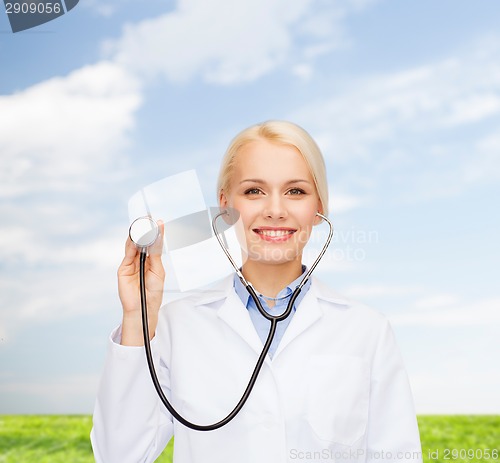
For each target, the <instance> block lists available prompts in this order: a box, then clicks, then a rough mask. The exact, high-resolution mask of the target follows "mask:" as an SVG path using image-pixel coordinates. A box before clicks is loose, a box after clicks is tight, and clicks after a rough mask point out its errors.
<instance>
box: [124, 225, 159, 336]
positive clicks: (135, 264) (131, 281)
mask: <svg viewBox="0 0 500 463" xmlns="http://www.w3.org/2000/svg"><path fill="white" fill-rule="evenodd" d="M158 226H159V229H160V234H159V236H158V239H157V240H156V242H155V243H154V244H153V245H152V246H151V247H150V248H149V252H148V257H147V258H146V263H145V267H144V282H145V285H146V301H147V305H148V325H149V335H150V338H151V339H152V338H153V337H154V333H155V330H156V324H157V321H158V311H159V309H160V306H161V301H162V297H163V283H164V281H165V270H164V268H163V264H162V262H161V253H162V247H163V232H164V225H163V222H161V221H158ZM139 259H140V251H139V250H138V249H137V246H136V245H135V244H134V243H133V242H132V241H131V239H130V238H127V242H126V244H125V257H124V258H123V261H122V263H121V264H120V267H119V268H118V293H119V295H120V301H121V303H122V307H123V321H122V340H121V344H123V345H126V346H142V345H143V344H144V340H143V335H142V320H141V295H140V282H139V268H140V264H139Z"/></svg>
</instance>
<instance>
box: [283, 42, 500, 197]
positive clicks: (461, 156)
mask: <svg viewBox="0 0 500 463" xmlns="http://www.w3.org/2000/svg"><path fill="white" fill-rule="evenodd" d="M289 117H290V119H292V120H297V121H299V123H301V124H303V125H304V126H306V127H308V128H309V129H310V130H311V132H312V133H314V134H315V136H316V139H317V140H318V142H319V144H320V146H321V147H322V150H323V152H324V154H325V157H326V158H327V161H328V162H329V163H330V162H332V161H334V162H335V163H336V172H338V171H339V170H341V169H343V170H342V172H343V173H344V172H346V169H347V172H348V174H347V175H346V174H344V175H343V176H342V177H341V178H340V180H339V182H341V186H343V187H344V190H345V191H346V192H348V191H349V189H348V188H346V186H347V185H349V186H350V190H352V188H356V189H357V190H358V191H362V190H363V189H366V190H367V191H372V192H373V193H374V192H375V191H376V189H377V188H380V189H381V188H385V189H387V186H388V183H389V184H392V185H394V186H397V188H398V189H399V191H406V196H407V197H410V198H412V199H414V198H426V199H427V198H429V197H435V196H443V195H455V194H457V193H459V192H461V191H463V190H464V189H465V188H468V187H470V186H472V185H478V184H480V183H481V182H493V181H497V180H499V179H500V162H498V161H499V153H500V151H499V145H500V140H499V138H498V131H499V128H500V122H499V118H500V38H497V39H495V40H493V39H490V40H488V41H479V42H477V43H475V44H474V46H471V47H470V48H469V49H467V50H462V51H461V54H460V55H457V56H455V57H452V58H449V57H448V58H445V59H443V60H441V61H437V62H435V63H431V64H427V65H423V66H419V67H415V68H410V69H406V70H402V71H399V72H395V73H388V74H379V75H372V76H368V77H365V78H361V79H358V80H356V81H350V82H349V83H346V84H344V85H343V86H342V88H337V90H336V93H335V94H334V95H330V96H329V97H328V96H327V97H322V98H321V99H320V100H319V101H317V102H315V103H313V104H309V105H307V106H305V107H303V108H301V109H299V110H297V111H295V112H294V113H292V114H290V116H289ZM486 122H487V123H488V124H485V123H486ZM480 124H482V125H480ZM469 128H470V129H471V130H470V131H468V129H469ZM474 129H475V132H474ZM485 132H486V133H485ZM349 169H351V171H349ZM342 182H343V183H342ZM344 184H345V185H344ZM400 196H401V195H400Z"/></svg>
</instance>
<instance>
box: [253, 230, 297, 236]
mask: <svg viewBox="0 0 500 463" xmlns="http://www.w3.org/2000/svg"><path fill="white" fill-rule="evenodd" d="M259 233H260V234H261V235H265V236H273V237H275V236H285V235H290V234H291V233H292V232H291V231H289V230H259Z"/></svg>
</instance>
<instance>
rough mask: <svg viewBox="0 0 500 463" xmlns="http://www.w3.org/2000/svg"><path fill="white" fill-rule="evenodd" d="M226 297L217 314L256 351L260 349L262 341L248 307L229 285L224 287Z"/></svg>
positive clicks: (258, 351)
mask: <svg viewBox="0 0 500 463" xmlns="http://www.w3.org/2000/svg"><path fill="white" fill-rule="evenodd" d="M225 296H226V299H225V301H224V302H223V304H222V305H221V306H220V308H219V309H218V311H217V316H218V317H219V318H220V319H221V320H223V321H224V322H225V323H226V324H227V325H229V326H230V327H231V328H232V329H233V330H234V331H235V332H236V333H237V334H238V335H239V336H240V337H241V338H242V339H243V340H244V341H245V342H246V343H247V344H248V345H249V346H250V347H251V348H252V349H253V350H254V351H255V352H256V353H258V354H260V352H261V351H262V347H263V346H262V342H261V340H260V338H259V335H258V334H257V331H256V330H255V327H254V326H253V323H252V320H251V319H250V315H249V313H248V309H247V308H246V307H245V306H244V305H243V303H242V302H241V299H240V298H239V297H238V295H237V294H236V292H235V291H234V289H233V285H232V280H231V286H230V287H229V286H228V287H226V288H225Z"/></svg>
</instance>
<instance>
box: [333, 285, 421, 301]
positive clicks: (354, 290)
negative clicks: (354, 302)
mask: <svg viewBox="0 0 500 463" xmlns="http://www.w3.org/2000/svg"><path fill="white" fill-rule="evenodd" d="M421 290H422V288H420V287H418V286H409V285H400V286H392V285H377V284H374V285H351V286H347V287H346V288H344V289H343V291H342V292H343V293H344V294H346V295H347V296H349V297H351V298H353V299H358V300H364V299H365V300H366V299H369V298H376V297H385V296H390V297H396V296H408V295H414V294H415V293H418V292H420V291H421Z"/></svg>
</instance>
